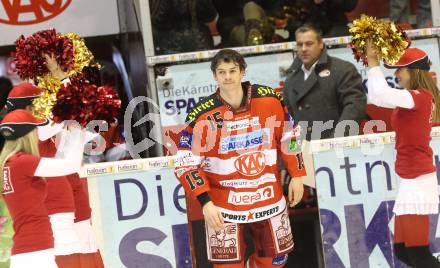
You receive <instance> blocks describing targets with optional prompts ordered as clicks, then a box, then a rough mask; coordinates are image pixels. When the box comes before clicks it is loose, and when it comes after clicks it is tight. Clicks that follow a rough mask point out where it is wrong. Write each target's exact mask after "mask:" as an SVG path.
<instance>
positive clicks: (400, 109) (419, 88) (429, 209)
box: [366, 42, 440, 268]
mask: <svg viewBox="0 0 440 268" xmlns="http://www.w3.org/2000/svg"><path fill="white" fill-rule="evenodd" d="M366 54H367V58H368V67H369V70H368V100H369V101H370V102H371V103H373V104H375V105H377V106H380V107H385V108H393V109H394V110H393V114H392V117H391V124H392V126H393V128H394V130H395V132H396V147H395V148H396V151H397V154H396V162H395V170H396V173H397V175H398V177H399V188H398V192H397V197H396V201H395V204H394V209H393V212H394V214H395V219H394V252H395V254H396V256H397V258H398V259H399V260H401V261H402V262H404V263H405V264H407V265H409V266H411V267H416V268H419V267H420V268H431V267H440V263H439V262H438V261H437V259H436V258H435V257H433V256H432V254H431V252H430V250H429V215H430V214H437V213H438V205H439V197H438V185H437V175H436V167H435V166H434V164H433V155H432V154H433V153H432V149H431V147H430V146H429V142H430V140H431V126H432V122H433V121H434V122H439V121H440V106H439V94H438V88H437V86H436V85H435V83H434V81H433V79H432V76H431V75H430V74H429V68H430V61H429V59H428V55H427V54H426V53H425V52H424V51H422V50H420V49H418V48H407V49H406V51H405V53H404V55H403V56H402V57H401V58H400V60H399V61H398V62H397V63H396V64H394V65H390V64H385V67H387V68H396V69H397V70H396V73H395V75H396V77H397V78H398V79H399V84H400V86H401V87H403V88H405V89H404V90H398V89H395V88H390V87H389V86H388V84H387V82H386V80H385V76H384V75H383V73H382V71H381V69H380V65H379V60H378V56H377V54H376V51H375V49H374V47H373V46H372V44H371V42H369V43H368V45H367V53H366Z"/></svg>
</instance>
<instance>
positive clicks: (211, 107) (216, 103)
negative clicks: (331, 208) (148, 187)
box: [175, 82, 306, 223]
mask: <svg viewBox="0 0 440 268" xmlns="http://www.w3.org/2000/svg"><path fill="white" fill-rule="evenodd" d="M242 86H243V90H244V92H245V98H246V99H245V101H246V103H245V104H244V105H243V106H242V107H240V108H239V109H238V110H234V109H232V108H231V107H230V106H229V105H228V104H227V103H226V102H225V101H223V100H222V98H221V97H220V94H219V90H217V92H216V93H214V94H212V95H210V96H208V97H206V98H204V99H202V100H201V101H200V102H199V103H198V104H197V105H196V106H195V107H194V109H193V110H192V111H191V112H190V113H189V114H188V116H187V120H186V121H187V122H186V123H187V127H186V128H185V130H184V131H183V132H182V133H181V138H180V143H179V146H178V149H179V150H178V152H177V158H176V163H175V164H176V169H175V175H176V177H177V178H178V179H179V181H180V182H181V184H182V185H183V187H184V189H185V192H186V193H187V194H188V195H190V196H191V197H193V198H195V197H197V196H199V195H201V194H202V193H205V192H207V193H208V195H209V197H210V199H211V200H212V201H213V203H214V204H215V205H216V206H217V207H218V208H219V209H220V211H221V213H222V215H223V217H224V219H225V220H226V221H229V222H238V223H246V222H256V221H261V220H265V219H268V218H271V217H273V216H275V215H277V214H279V213H281V212H282V211H283V209H284V208H285V206H286V202H285V199H284V197H283V191H282V186H281V182H280V175H279V171H278V161H279V160H278V157H279V156H281V157H282V159H283V160H284V162H285V163H286V166H287V169H288V171H289V173H290V174H291V175H292V177H300V176H305V175H306V171H305V168H304V164H303V161H302V155H301V144H300V140H299V134H300V133H299V132H300V129H299V126H296V125H294V123H293V121H292V118H291V116H290V115H289V113H288V111H287V108H286V107H285V106H284V103H283V98H282V96H281V95H280V94H279V93H278V92H276V91H275V90H274V89H272V88H270V87H266V86H260V85H251V84H250V83H248V82H246V83H243V85H242Z"/></svg>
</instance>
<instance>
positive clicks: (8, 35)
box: [0, 0, 119, 46]
mask: <svg viewBox="0 0 440 268" xmlns="http://www.w3.org/2000/svg"><path fill="white" fill-rule="evenodd" d="M48 28H55V29H56V30H57V31H59V32H62V33H67V32H75V33H77V34H79V35H80V36H81V37H86V36H98V35H108V34H116V33H119V16H118V7H117V2H116V0H94V1H87V0H51V1H49V0H38V1H37V0H28V1H20V0H18V1H16V0H5V1H0V33H1V38H0V46H5V45H13V44H14V41H15V40H16V39H17V37H18V36H19V35H20V34H23V35H25V36H27V35H30V34H32V33H34V32H36V31H40V30H45V29H48Z"/></svg>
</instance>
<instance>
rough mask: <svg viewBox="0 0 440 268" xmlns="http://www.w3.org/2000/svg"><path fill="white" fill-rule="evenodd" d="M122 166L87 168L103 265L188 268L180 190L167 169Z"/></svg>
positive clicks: (187, 245)
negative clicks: (98, 174) (97, 175)
mask: <svg viewBox="0 0 440 268" xmlns="http://www.w3.org/2000/svg"><path fill="white" fill-rule="evenodd" d="M125 162H127V163H129V162H130V164H123V163H124V162H114V163H113V165H114V166H108V167H105V168H97V167H93V168H91V167H89V168H87V173H89V177H88V183H89V192H90V200H91V204H92V208H93V225H94V229H95V231H96V232H97V236H98V238H99V239H98V240H99V241H100V246H101V252H102V253H103V258H104V262H105V266H106V267H164V268H166V267H179V268H191V267H192V262H191V254H190V245H189V241H188V237H189V236H188V226H187V215H186V203H185V196H184V190H183V188H182V187H181V185H180V184H179V182H178V181H177V180H176V179H175V176H174V174H173V169H172V168H162V169H161V168H153V169H148V167H146V168H145V165H146V163H143V164H133V162H132V161H125ZM150 162H151V161H150ZM150 162H149V163H148V164H150V165H151V164H152V163H150ZM124 169H125V170H130V171H131V172H124ZM133 170H135V171H133ZM136 170H138V171H136ZM93 173H95V174H97V173H106V174H105V175H102V174H101V175H100V176H99V177H96V176H90V174H93Z"/></svg>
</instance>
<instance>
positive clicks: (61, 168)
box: [0, 109, 84, 268]
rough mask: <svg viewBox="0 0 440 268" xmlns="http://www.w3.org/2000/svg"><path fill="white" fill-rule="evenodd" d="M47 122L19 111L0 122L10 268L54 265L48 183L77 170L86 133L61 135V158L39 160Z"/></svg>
mask: <svg viewBox="0 0 440 268" xmlns="http://www.w3.org/2000/svg"><path fill="white" fill-rule="evenodd" d="M47 123H48V121H47V120H46V119H37V118H35V117H34V116H33V115H32V114H31V113H30V112H29V111H26V110H22V109H18V110H14V111H12V112H10V113H8V114H7V115H6V116H5V118H4V119H3V121H2V122H1V124H0V133H1V134H2V135H3V136H4V137H5V139H6V142H5V146H4V148H3V150H2V151H1V154H0V167H1V168H2V169H3V173H2V174H1V175H0V176H2V178H1V180H0V183H2V188H3V192H2V196H3V197H4V199H5V202H6V205H7V207H8V210H9V212H10V214H11V217H12V220H13V225H14V232H15V235H14V238H13V242H14V245H13V247H12V251H11V266H10V267H11V268H28V267H41V268H53V267H58V266H57V264H56V262H55V255H54V238H53V233H52V228H51V223H50V220H49V217H48V212H47V209H46V205H45V200H46V194H47V181H50V180H57V177H59V176H65V175H68V174H72V173H75V172H78V171H79V169H80V167H81V162H82V155H83V151H84V146H83V144H84V134H83V133H82V132H81V131H80V130H79V129H74V130H71V131H67V132H66V133H65V134H66V135H65V136H63V138H62V143H64V144H66V146H67V147H65V148H69V150H67V151H66V152H65V153H64V157H63V158H59V159H53V158H45V157H40V155H39V149H38V134H37V129H36V127H37V126H41V125H45V124H47Z"/></svg>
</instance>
